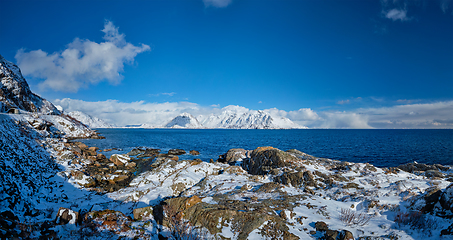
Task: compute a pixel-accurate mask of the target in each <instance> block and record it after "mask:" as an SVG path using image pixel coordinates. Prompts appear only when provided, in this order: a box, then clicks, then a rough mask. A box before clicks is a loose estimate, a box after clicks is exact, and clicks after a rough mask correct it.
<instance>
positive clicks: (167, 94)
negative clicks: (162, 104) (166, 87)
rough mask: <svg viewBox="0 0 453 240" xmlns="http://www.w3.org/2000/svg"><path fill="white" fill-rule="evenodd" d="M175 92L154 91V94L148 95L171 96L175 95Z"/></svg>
mask: <svg viewBox="0 0 453 240" xmlns="http://www.w3.org/2000/svg"><path fill="white" fill-rule="evenodd" d="M175 94H176V93H175V92H170V93H155V94H148V96H150V97H159V96H162V95H164V96H170V97H172V96H173V95H175Z"/></svg>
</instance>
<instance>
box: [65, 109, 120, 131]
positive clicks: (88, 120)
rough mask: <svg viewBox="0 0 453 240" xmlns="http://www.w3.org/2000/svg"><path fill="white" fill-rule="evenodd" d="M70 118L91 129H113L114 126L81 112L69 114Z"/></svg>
mask: <svg viewBox="0 0 453 240" xmlns="http://www.w3.org/2000/svg"><path fill="white" fill-rule="evenodd" d="M67 115H68V116H70V117H72V118H75V119H76V120H77V121H79V122H81V123H83V124H85V125H87V126H88V127H90V128H113V127H115V126H113V125H112V124H110V123H107V122H106V121H104V120H102V119H100V118H97V117H93V116H90V115H88V114H86V113H83V112H80V111H73V112H69V113H67Z"/></svg>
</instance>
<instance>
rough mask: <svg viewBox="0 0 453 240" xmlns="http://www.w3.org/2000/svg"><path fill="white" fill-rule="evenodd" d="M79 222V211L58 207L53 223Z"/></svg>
mask: <svg viewBox="0 0 453 240" xmlns="http://www.w3.org/2000/svg"><path fill="white" fill-rule="evenodd" d="M78 222H79V213H78V212H74V211H72V210H71V209H69V208H63V207H60V209H58V212H57V217H56V218H55V223H56V224H58V225H64V224H68V223H70V224H76V223H78Z"/></svg>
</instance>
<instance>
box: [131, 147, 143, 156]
mask: <svg viewBox="0 0 453 240" xmlns="http://www.w3.org/2000/svg"><path fill="white" fill-rule="evenodd" d="M144 152H145V150H144V149H140V148H134V149H132V150H131V151H130V152H128V153H127V155H129V156H137V155H139V154H142V153H144Z"/></svg>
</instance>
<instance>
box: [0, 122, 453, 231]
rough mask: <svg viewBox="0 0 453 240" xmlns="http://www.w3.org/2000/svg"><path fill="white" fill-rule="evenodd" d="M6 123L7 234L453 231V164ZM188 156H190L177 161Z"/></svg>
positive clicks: (0, 223)
mask: <svg viewBox="0 0 453 240" xmlns="http://www.w3.org/2000/svg"><path fill="white" fill-rule="evenodd" d="M0 121H1V122H2V124H1V125H0V126H1V128H2V129H1V130H2V131H0V134H1V138H0V141H1V142H0V146H1V148H0V159H1V161H0V169H1V174H0V182H1V185H0V189H1V191H0V192H1V195H0V236H1V238H2V239H3V238H10V239H63V238H67V239H118V238H122V239H443V238H445V239H449V238H451V236H452V234H453V221H452V220H451V218H452V217H453V213H452V212H451V209H452V208H453V198H452V195H453V185H450V181H453V171H452V170H451V168H450V167H447V166H441V165H425V164H418V163H410V164H406V165H402V166H399V167H398V168H377V167H374V166H372V165H370V164H366V163H349V162H340V161H336V160H330V159H324V158H317V157H314V156H311V155H308V154H305V153H303V152H300V151H298V150H288V151H282V150H279V149H276V148H273V147H260V148H257V149H255V150H244V149H231V150H229V151H228V152H227V153H225V154H222V155H221V156H219V158H218V159H217V160H212V161H211V162H203V161H201V160H199V159H197V157H196V155H197V154H198V152H197V151H195V150H191V151H190V152H186V151H185V150H181V149H173V150H170V151H168V152H165V153H163V152H161V151H160V150H159V149H147V148H136V149H134V150H132V151H131V152H129V153H128V154H122V155H119V154H111V155H109V153H110V150H111V149H98V148H95V147H89V146H86V145H85V144H83V143H80V142H77V141H76V140H72V141H69V140H68V139H70V138H71V136H70V135H68V136H66V135H61V134H60V135H59V132H58V128H57V127H60V128H62V126H60V125H62V124H61V123H60V125H58V121H54V123H53V124H52V123H49V122H47V124H38V123H37V121H38V120H36V121H35V120H34V119H33V117H32V115H30V116H27V117H24V116H22V117H18V116H7V115H5V116H2V117H1V118H0ZM62 123H64V122H62ZM73 128H74V126H73ZM75 129H77V128H75ZM62 130H64V129H62ZM66 131H69V132H70V130H67V129H66ZM87 134H88V133H87ZM93 136H96V135H93ZM183 154H185V155H186V156H185V157H184V158H188V156H192V159H193V160H179V157H180V156H181V155H183ZM107 156H108V157H107Z"/></svg>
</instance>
